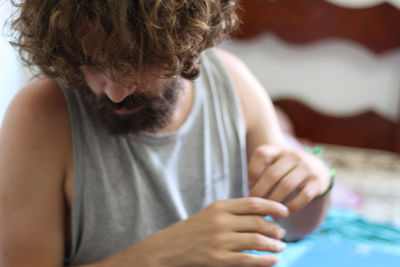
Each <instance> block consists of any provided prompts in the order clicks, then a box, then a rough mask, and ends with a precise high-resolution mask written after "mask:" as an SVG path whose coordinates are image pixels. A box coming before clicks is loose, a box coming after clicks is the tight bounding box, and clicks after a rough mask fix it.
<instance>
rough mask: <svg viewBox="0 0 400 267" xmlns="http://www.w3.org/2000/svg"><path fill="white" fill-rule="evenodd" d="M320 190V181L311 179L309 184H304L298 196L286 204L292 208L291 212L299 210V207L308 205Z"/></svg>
mask: <svg viewBox="0 0 400 267" xmlns="http://www.w3.org/2000/svg"><path fill="white" fill-rule="evenodd" d="M317 192H318V183H317V182H316V181H310V182H309V183H308V184H307V185H305V186H304V188H302V189H301V190H300V192H299V193H298V194H297V196H296V197H295V198H294V199H292V200H291V201H289V202H288V203H287V204H286V206H287V207H288V209H289V210H290V212H291V213H293V212H296V211H298V210H299V209H301V208H303V207H304V206H306V205H307V204H308V203H310V201H311V200H313V199H314V198H315V197H316V195H317Z"/></svg>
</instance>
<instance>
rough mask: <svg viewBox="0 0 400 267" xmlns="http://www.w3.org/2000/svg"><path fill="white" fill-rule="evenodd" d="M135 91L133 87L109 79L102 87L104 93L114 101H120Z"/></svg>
mask: <svg viewBox="0 0 400 267" xmlns="http://www.w3.org/2000/svg"><path fill="white" fill-rule="evenodd" d="M134 91H135V87H129V88H127V87H124V86H123V85H120V84H118V83H116V82H113V81H111V80H109V81H107V82H106V84H105V88H104V93H105V95H106V96H107V97H108V98H109V99H110V100H111V101H113V102H114V103H120V102H122V101H123V100H124V99H125V98H126V97H127V96H129V95H131V94H132V93H133V92H134Z"/></svg>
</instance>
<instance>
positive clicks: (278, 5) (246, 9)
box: [234, 0, 400, 153]
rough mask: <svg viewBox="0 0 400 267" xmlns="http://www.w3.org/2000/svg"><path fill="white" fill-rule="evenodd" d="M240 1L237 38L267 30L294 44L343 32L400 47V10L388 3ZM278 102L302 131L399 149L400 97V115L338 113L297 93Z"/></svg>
mask: <svg viewBox="0 0 400 267" xmlns="http://www.w3.org/2000/svg"><path fill="white" fill-rule="evenodd" d="M240 5H241V7H242V8H241V10H240V11H239V16H240V17H241V19H242V21H243V24H242V26H241V27H240V29H239V30H238V31H237V32H236V33H235V35H234V38H239V39H248V38H252V37H255V36H257V35H259V34H261V33H265V32H272V33H274V34H275V35H276V36H278V37H279V38H280V39H282V40H284V41H286V42H289V43H292V44H304V43H310V42H313V41H316V40H320V39H323V38H342V39H346V40H351V41H355V42H357V43H360V44H362V45H364V46H365V47H367V48H368V49H370V50H371V51H373V52H374V53H376V54H377V55H380V54H382V53H384V52H387V51H389V50H391V49H396V48H400V10H398V9H397V8H396V7H394V6H392V5H391V4H389V3H382V4H379V5H376V6H373V7H368V8H359V9H356V8H345V7H340V6H337V5H333V4H331V3H329V2H327V1H324V0H269V1H268V0H242V1H241V2H240ZM399 73H400V66H399ZM399 90H400V85H399ZM274 103H275V104H276V105H277V106H278V107H280V108H281V109H282V110H283V111H284V112H285V113H286V114H287V115H288V116H289V117H290V119H291V121H292V123H293V126H294V130H295V132H296V135H297V136H298V137H301V138H307V139H310V140H312V141H315V142H324V143H331V144H338V145H347V146H356V147H365V148H374V149H382V150H388V151H395V152H397V153H400V99H399V105H398V107H399V110H398V116H397V121H390V120H388V119H385V118H384V117H382V116H380V115H379V114H377V113H376V112H374V111H372V110H365V112H362V113H360V114H358V115H355V116H346V117H344V116H341V117H339V116H331V115H328V114H324V113H321V112H319V111H317V110H314V109H312V108H310V107H308V106H306V105H305V104H303V103H301V102H299V101H298V100H295V99H274Z"/></svg>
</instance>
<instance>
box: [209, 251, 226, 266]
mask: <svg viewBox="0 0 400 267" xmlns="http://www.w3.org/2000/svg"><path fill="white" fill-rule="evenodd" d="M208 262H212V263H216V264H218V263H222V262H224V257H223V256H222V254H221V253H219V251H211V252H210V253H209V254H208Z"/></svg>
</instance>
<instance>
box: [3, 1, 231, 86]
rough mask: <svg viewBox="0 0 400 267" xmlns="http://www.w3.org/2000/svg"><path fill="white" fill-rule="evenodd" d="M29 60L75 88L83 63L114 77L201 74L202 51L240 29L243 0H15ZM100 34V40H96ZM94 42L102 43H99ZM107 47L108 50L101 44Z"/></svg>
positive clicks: (19, 36)
mask: <svg viewBox="0 0 400 267" xmlns="http://www.w3.org/2000/svg"><path fill="white" fill-rule="evenodd" d="M12 3H13V5H14V6H16V7H18V8H19V9H18V10H19V12H18V14H17V17H16V18H15V19H14V20H13V21H12V23H11V26H12V29H13V30H14V33H15V41H13V42H10V43H11V44H12V45H13V46H15V47H17V48H18V50H19V54H20V56H21V59H22V61H23V62H24V63H25V64H26V65H27V66H29V67H32V66H38V67H39V68H40V70H41V72H42V73H43V74H45V75H47V76H49V77H53V78H60V79H61V80H62V81H64V82H65V83H66V84H67V85H68V86H71V87H76V86H79V85H80V84H81V83H82V82H83V74H82V72H81V70H80V68H79V66H82V65H93V66H95V67H97V68H99V69H101V70H107V73H110V75H111V77H116V74H117V73H118V74H119V75H121V74H123V75H132V73H135V72H137V71H139V70H146V69H148V68H149V67H154V66H156V67H159V68H161V69H162V70H163V71H162V76H163V77H172V76H175V75H181V76H182V77H184V78H186V79H194V78H195V77H197V76H198V74H199V62H198V61H199V60H198V59H199V54H200V53H201V52H202V51H203V50H205V49H207V48H209V47H212V46H215V45H217V44H219V43H220V42H221V41H222V40H223V39H224V38H225V37H226V36H227V35H228V34H229V33H230V32H231V31H232V30H233V29H234V28H235V27H236V25H237V24H238V19H237V16H236V13H235V10H236V7H237V0H25V1H17V0H12ZM94 36H95V37H94ZM93 39H96V41H95V42H93ZM99 44H101V45H99Z"/></svg>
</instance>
